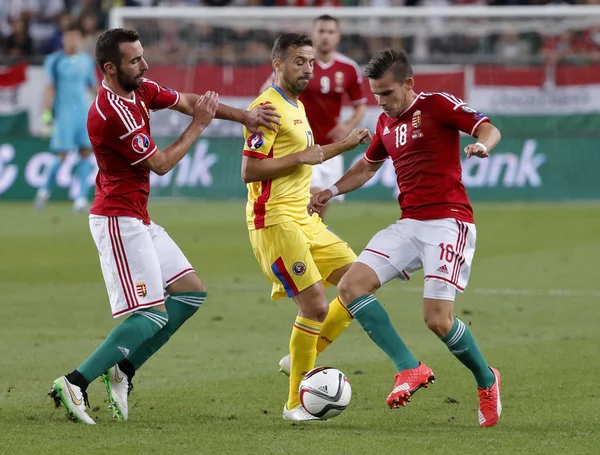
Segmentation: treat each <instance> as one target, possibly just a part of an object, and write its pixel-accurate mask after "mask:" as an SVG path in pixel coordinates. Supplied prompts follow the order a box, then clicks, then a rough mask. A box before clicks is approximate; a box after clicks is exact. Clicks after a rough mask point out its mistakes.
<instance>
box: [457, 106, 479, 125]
mask: <svg viewBox="0 0 600 455" xmlns="http://www.w3.org/2000/svg"><path fill="white" fill-rule="evenodd" d="M460 108H461V109H462V110H463V111H464V112H466V113H467V114H473V118H474V119H475V120H477V121H479V120H481V119H482V118H484V117H485V115H483V114H482V113H481V112H477V111H476V110H475V109H473V108H472V107H470V106H467V105H466V104H463V105H462V106H461V107H460Z"/></svg>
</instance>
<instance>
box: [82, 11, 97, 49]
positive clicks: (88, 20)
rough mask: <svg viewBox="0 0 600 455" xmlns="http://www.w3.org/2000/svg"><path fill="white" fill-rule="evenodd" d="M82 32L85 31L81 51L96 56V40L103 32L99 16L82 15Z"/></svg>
mask: <svg viewBox="0 0 600 455" xmlns="http://www.w3.org/2000/svg"><path fill="white" fill-rule="evenodd" d="M80 22H81V24H80V25H81V32H82V33H83V41H82V43H81V52H85V53H86V54H88V55H91V56H92V57H93V56H94V54H95V52H96V41H97V40H98V37H99V36H100V34H101V33H102V32H101V31H100V30H99V29H98V16H97V15H91V14H84V15H83V16H81V21H80Z"/></svg>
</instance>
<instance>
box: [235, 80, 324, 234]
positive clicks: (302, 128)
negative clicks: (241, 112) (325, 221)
mask: <svg viewBox="0 0 600 455" xmlns="http://www.w3.org/2000/svg"><path fill="white" fill-rule="evenodd" d="M263 104H272V105H273V106H275V107H276V109H277V113H278V114H279V115H281V119H280V121H281V126H280V127H279V129H278V131H277V132H274V131H271V130H266V129H265V134H264V135H263V136H261V135H258V134H252V133H250V132H249V131H248V130H247V129H246V128H244V139H245V144H244V152H243V154H244V156H249V157H252V158H258V159H270V158H281V157H283V156H287V155H291V154H292V153H298V152H301V151H302V150H305V149H306V148H307V147H309V146H311V145H314V139H313V134H312V130H311V129H310V125H309V124H308V120H307V118H306V112H305V110H304V106H303V104H302V103H301V102H300V101H298V102H297V103H295V102H293V101H291V100H290V99H288V98H287V97H286V96H285V94H284V93H283V91H281V89H280V88H279V87H276V86H271V87H270V88H269V89H268V90H266V91H265V92H264V93H263V94H261V95H260V96H259V97H258V98H256V99H255V100H254V102H253V103H252V104H251V105H250V107H249V109H252V108H254V107H256V106H259V105H263ZM311 178H312V166H310V165H302V166H299V167H298V168H297V169H296V170H295V171H294V172H293V173H291V174H289V175H286V176H284V177H279V178H276V179H272V180H266V181H264V182H253V183H249V184H248V185H247V186H248V204H247V206H246V220H247V222H248V229H250V230H253V229H261V228H263V227H267V226H273V225H276V224H280V223H285V222H288V221H296V222H298V223H300V224H308V223H310V217H309V215H308V213H307V211H306V207H307V205H308V202H309V201H310V181H311Z"/></svg>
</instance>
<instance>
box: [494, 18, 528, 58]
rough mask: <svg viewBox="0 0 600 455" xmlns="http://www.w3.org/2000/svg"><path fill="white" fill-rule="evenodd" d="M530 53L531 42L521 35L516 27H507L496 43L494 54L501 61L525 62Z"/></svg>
mask: <svg viewBox="0 0 600 455" xmlns="http://www.w3.org/2000/svg"><path fill="white" fill-rule="evenodd" d="M530 55H531V49H530V44H529V43H528V42H527V41H525V40H523V39H522V38H521V37H520V36H519V34H518V33H517V31H516V30H515V28H514V27H507V29H506V30H505V31H504V33H502V34H501V35H500V37H499V38H498V39H497V40H496V42H495V44H494V56H495V58H497V59H498V60H499V61H505V62H507V63H524V62H526V61H527V59H528V57H529V56H530Z"/></svg>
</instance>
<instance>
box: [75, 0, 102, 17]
mask: <svg viewBox="0 0 600 455" xmlns="http://www.w3.org/2000/svg"><path fill="white" fill-rule="evenodd" d="M101 3H102V1H101V0H71V2H70V5H69V6H68V7H67V10H68V11H69V12H70V13H71V14H72V15H73V16H74V17H83V16H92V17H97V16H98V14H99V13H100V7H101Z"/></svg>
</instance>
